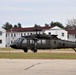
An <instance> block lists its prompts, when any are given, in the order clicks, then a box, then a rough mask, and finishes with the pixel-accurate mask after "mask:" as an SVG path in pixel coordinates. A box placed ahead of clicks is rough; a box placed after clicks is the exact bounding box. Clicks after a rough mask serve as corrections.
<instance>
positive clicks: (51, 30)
mask: <svg viewBox="0 0 76 75" xmlns="http://www.w3.org/2000/svg"><path fill="white" fill-rule="evenodd" d="M44 33H46V34H47V35H58V38H60V39H63V40H67V33H68V32H67V31H66V30H65V29H62V28H60V27H58V26H55V27H29V28H13V29H11V30H9V31H7V32H6V46H10V45H11V43H12V42H14V41H15V40H16V39H17V38H19V37H21V36H27V35H32V34H44Z"/></svg>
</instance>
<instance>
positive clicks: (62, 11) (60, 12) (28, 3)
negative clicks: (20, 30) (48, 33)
mask: <svg viewBox="0 0 76 75" xmlns="http://www.w3.org/2000/svg"><path fill="white" fill-rule="evenodd" d="M73 18H75V19H76V0H0V26H3V24H5V23H6V22H9V23H11V24H13V25H14V24H17V23H21V24H22V26H23V27H30V26H34V24H38V25H41V26H43V25H44V24H45V23H48V24H49V23H50V22H51V21H54V22H56V21H58V22H61V23H62V24H63V25H65V24H66V22H67V19H73Z"/></svg>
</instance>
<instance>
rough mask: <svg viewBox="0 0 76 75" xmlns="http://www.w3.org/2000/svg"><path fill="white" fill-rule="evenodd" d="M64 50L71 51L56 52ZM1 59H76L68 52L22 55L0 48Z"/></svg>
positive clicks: (21, 53) (75, 55)
mask: <svg viewBox="0 0 76 75" xmlns="http://www.w3.org/2000/svg"><path fill="white" fill-rule="evenodd" d="M9 50H10V52H9ZM65 50H66V51H73V50H71V49H62V50H58V51H65ZM1 51H5V52H1ZM12 51H14V52H12ZM15 51H17V52H15ZM52 51H53V50H52ZM54 51H55V50H54ZM56 51H57V50H56ZM1 58H4V59H76V53H69V52H68V53H63V52H62V53H56V52H55V53H53V52H47V50H45V52H44V51H43V52H38V53H33V52H28V53H24V52H18V50H16V49H12V48H0V59H1Z"/></svg>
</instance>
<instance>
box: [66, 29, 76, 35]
mask: <svg viewBox="0 0 76 75" xmlns="http://www.w3.org/2000/svg"><path fill="white" fill-rule="evenodd" d="M67 31H68V34H76V29H73V30H67Z"/></svg>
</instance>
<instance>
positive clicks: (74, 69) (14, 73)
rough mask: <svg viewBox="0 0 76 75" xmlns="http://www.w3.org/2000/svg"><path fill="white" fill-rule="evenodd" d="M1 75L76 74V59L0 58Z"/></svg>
mask: <svg viewBox="0 0 76 75" xmlns="http://www.w3.org/2000/svg"><path fill="white" fill-rule="evenodd" d="M0 75H76V60H57V59H56V60H49V59H48V60H45V59H44V60H42V59H0Z"/></svg>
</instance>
